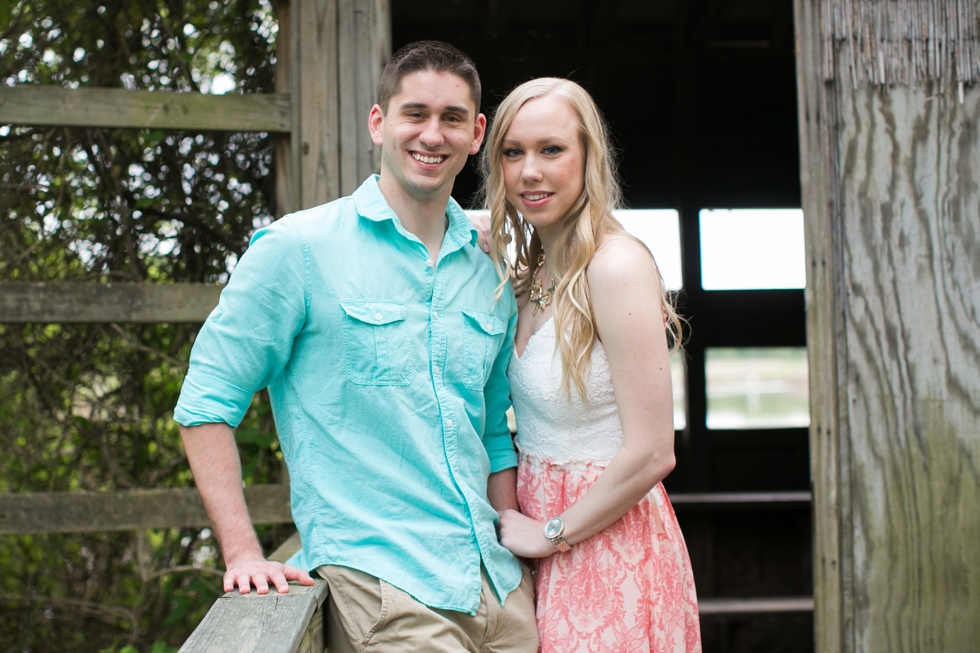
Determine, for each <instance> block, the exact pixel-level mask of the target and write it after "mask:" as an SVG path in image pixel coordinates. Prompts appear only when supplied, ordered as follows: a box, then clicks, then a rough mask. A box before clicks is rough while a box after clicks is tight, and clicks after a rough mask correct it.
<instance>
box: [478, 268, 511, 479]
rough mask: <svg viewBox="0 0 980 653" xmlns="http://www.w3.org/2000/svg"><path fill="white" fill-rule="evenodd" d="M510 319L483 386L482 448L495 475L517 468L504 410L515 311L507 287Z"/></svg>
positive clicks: (508, 384) (506, 293) (506, 294)
mask: <svg viewBox="0 0 980 653" xmlns="http://www.w3.org/2000/svg"><path fill="white" fill-rule="evenodd" d="M504 293H505V294H504V296H505V297H506V298H507V299H505V300H503V301H507V306H508V307H509V308H510V320H509V321H508V323H507V337H506V338H505V339H504V344H503V346H502V347H501V348H500V351H499V352H498V353H497V359H496V360H495V361H494V362H493V367H492V368H491V370H490V378H489V379H488V380H487V383H486V385H485V387H484V391H483V396H484V400H485V402H486V426H485V428H484V431H483V446H484V447H485V448H486V450H487V456H488V457H489V458H490V472H491V473H495V472H499V471H502V470H504V469H508V468H510V467H516V466H517V453H516V452H515V451H514V441H513V439H512V438H511V435H510V429H509V428H508V427H507V409H508V408H510V383H509V382H508V381H507V365H508V364H510V358H511V356H512V355H513V352H514V333H515V331H516V330H517V308H516V305H515V304H514V301H513V299H510V297H511V296H512V295H513V291H512V290H511V289H510V286H509V285H508V287H507V288H506V289H505V290H504Z"/></svg>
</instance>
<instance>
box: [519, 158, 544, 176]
mask: <svg viewBox="0 0 980 653" xmlns="http://www.w3.org/2000/svg"><path fill="white" fill-rule="evenodd" d="M521 179H523V180H524V181H541V170H539V169H538V166H536V165H535V164H534V161H532V160H531V159H530V158H529V159H527V160H526V161H525V162H524V168H523V169H522V170H521Z"/></svg>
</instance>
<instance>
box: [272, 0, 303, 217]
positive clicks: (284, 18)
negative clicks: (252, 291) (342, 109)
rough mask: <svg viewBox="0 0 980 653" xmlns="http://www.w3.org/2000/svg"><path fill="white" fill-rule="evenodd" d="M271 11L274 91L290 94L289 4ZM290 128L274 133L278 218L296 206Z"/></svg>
mask: <svg viewBox="0 0 980 653" xmlns="http://www.w3.org/2000/svg"><path fill="white" fill-rule="evenodd" d="M272 7H273V11H274V12H275V15H276V22H277V23H278V24H279V33H278V34H277V35H276V93H282V94H284V95H289V93H291V92H292V75H293V31H292V30H293V22H292V18H291V15H292V14H291V13H290V12H291V11H292V5H291V4H290V2H289V0H274V2H273V4H272ZM293 111H294V107H293V106H292V102H290V122H291V124H293V125H295V124H296V123H295V121H294V119H293ZM292 136H293V135H292V130H290V132H289V133H286V134H276V136H275V146H274V150H273V155H272V156H273V162H274V164H275V170H276V211H275V213H276V218H281V217H282V216H284V215H286V214H287V213H292V212H293V207H294V206H297V205H298V200H299V198H298V196H297V195H296V188H297V187H296V186H294V185H293V177H294V176H295V174H296V171H295V170H294V169H293V152H292Z"/></svg>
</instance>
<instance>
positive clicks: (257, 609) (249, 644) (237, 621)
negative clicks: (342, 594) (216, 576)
mask: <svg viewBox="0 0 980 653" xmlns="http://www.w3.org/2000/svg"><path fill="white" fill-rule="evenodd" d="M326 598H327V583H326V581H324V580H322V579H320V578H316V579H314V585H313V586H312V587H303V586H302V585H299V584H298V583H290V584H289V592H288V593H286V594H279V593H277V592H276V590H275V589H274V588H270V590H269V593H268V594H265V595H259V594H255V593H250V594H245V595H242V594H239V593H238V592H229V593H228V594H225V595H224V596H223V597H221V598H220V599H218V600H217V601H215V602H214V605H213V606H212V607H211V610H210V611H208V613H207V615H205V617H204V619H203V620H202V621H201V623H200V625H198V627H197V628H196V629H195V630H194V632H193V633H192V634H191V636H190V637H189V638H188V639H187V641H186V642H184V645H183V646H182V647H181V648H180V653H203V652H205V651H206V652H208V653H233V652H234V653H250V652H252V651H262V652H263V653H294V652H296V651H302V652H304V653H305V652H306V651H310V652H312V651H315V652H316V653H321V652H322V651H323V619H322V610H321V608H322V605H323V602H324V601H325V600H326Z"/></svg>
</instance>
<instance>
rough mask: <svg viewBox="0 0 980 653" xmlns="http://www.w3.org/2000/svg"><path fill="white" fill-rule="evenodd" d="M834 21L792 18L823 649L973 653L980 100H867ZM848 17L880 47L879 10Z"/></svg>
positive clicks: (939, 90) (872, 96)
mask: <svg viewBox="0 0 980 653" xmlns="http://www.w3.org/2000/svg"><path fill="white" fill-rule="evenodd" d="M833 4H834V3H829V4H828V3H811V2H803V1H802V0H797V2H796V3H795V9H796V13H797V17H796V30H797V43H798V52H799V58H798V68H797V70H798V74H797V77H798V83H797V88H798V89H799V93H800V95H799V98H800V102H799V111H800V121H799V126H800V137H801V142H800V155H801V166H800V168H801V173H802V174H801V185H802V191H803V209H804V215H805V224H806V236H807V264H808V277H807V289H806V293H807V294H806V299H807V337H808V339H809V341H810V342H809V348H810V388H811V410H810V414H811V423H812V426H811V431H810V434H811V443H812V444H811V454H812V455H811V464H812V465H813V468H812V475H813V478H812V480H813V488H814V515H815V524H816V537H815V540H814V557H815V572H816V575H815V583H814V585H815V599H816V615H815V619H816V623H815V626H816V627H815V632H816V636H817V647H816V648H817V650H819V651H834V652H836V651H842V652H844V653H850V652H852V651H933V650H935V651H940V650H941V651H972V650H975V649H976V643H977V642H978V641H980V621H978V620H977V619H976V615H977V614H980V547H978V546H977V541H978V540H980V511H978V510H977V505H980V437H978V427H977V424H978V423H980V375H978V374H977V369H978V368H980V345H978V343H980V321H978V320H977V315H978V314H980V292H978V288H980V267H978V266H977V264H976V262H977V261H980V220H978V215H977V207H978V206H980V186H978V184H977V181H976V180H977V179H978V178H980V157H978V156H977V152H978V143H980V140H978V136H977V135H978V133H980V87H977V86H976V85H973V86H970V87H967V88H965V89H964V90H963V94H962V97H958V89H956V88H955V87H952V86H946V87H945V88H944V87H943V82H942V78H940V80H939V81H930V82H926V81H922V80H920V81H919V82H918V84H917V85H913V86H909V85H905V84H902V83H900V82H899V83H895V84H890V85H889V86H887V87H885V88H878V87H875V86H869V85H866V84H864V83H863V82H862V78H861V76H860V75H857V74H856V72H855V68H854V66H855V63H854V60H853V59H852V55H853V54H854V52H853V50H848V48H847V47H846V45H847V44H845V43H842V42H841V41H839V40H837V39H836V38H835V37H834V35H833V34H832V32H831V28H832V25H831V22H832V21H830V20H829V19H828V14H823V15H821V12H822V11H823V10H824V9H826V8H831V9H832V8H833V7H831V5H833ZM852 4H853V5H854V7H858V8H861V13H860V14H854V18H855V24H853V25H851V27H849V29H853V32H852V33H854V34H867V33H869V32H868V30H873V29H874V27H873V20H876V19H877V14H876V13H871V12H870V11H866V10H867V8H868V7H870V6H871V5H872V4H874V3H871V2H864V1H861V2H854V3H852ZM886 4H888V5H889V8H890V9H897V10H906V11H910V9H907V8H905V7H904V6H905V5H907V6H908V7H909V8H914V5H915V3H911V2H896V3H886ZM931 4H932V5H934V6H936V7H945V8H950V7H952V6H953V4H954V3H952V2H935V3H931ZM882 6H884V5H882ZM909 15H910V16H912V17H918V16H919V15H918V14H917V13H910V14H909ZM862 20H867V21H868V22H867V23H866V24H861V21H862ZM930 20H931V18H930ZM974 22H975V21H974ZM874 34H877V32H874ZM874 38H877V36H875V37H874ZM903 47H904V46H903ZM943 52H944V53H947V54H944V55H943V56H946V57H948V56H949V55H948V50H943ZM823 64H825V66H826V67H829V70H830V71H831V72H832V74H830V75H825V74H824V73H825V72H826V70H827V69H828V68H825V67H824V65H823ZM881 77H882V75H881V74H880V71H879V74H878V77H877V78H881ZM825 80H826V81H825Z"/></svg>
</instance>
